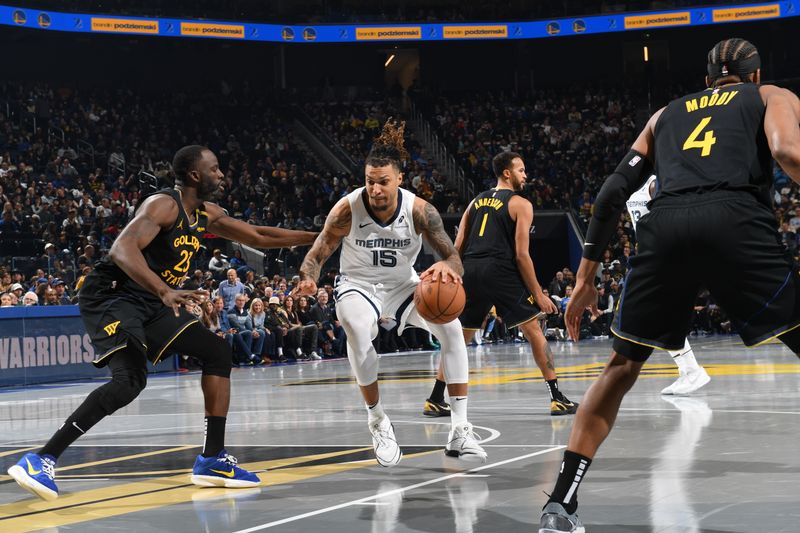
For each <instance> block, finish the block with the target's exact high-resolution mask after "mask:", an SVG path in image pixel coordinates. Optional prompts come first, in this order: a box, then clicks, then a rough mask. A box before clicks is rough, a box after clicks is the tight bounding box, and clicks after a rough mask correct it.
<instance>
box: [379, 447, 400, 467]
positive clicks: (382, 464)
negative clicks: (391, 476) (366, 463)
mask: <svg viewBox="0 0 800 533" xmlns="http://www.w3.org/2000/svg"><path fill="white" fill-rule="evenodd" d="M402 458H403V450H401V449H400V448H399V447H398V448H397V459H395V460H394V461H387V462H384V461H381V460H380V458H379V457H378V456H377V455H376V456H375V460H376V461H377V462H378V464H379V465H381V466H382V467H384V468H392V467H393V466H395V465H397V464H398V463H399V462H400V459H402Z"/></svg>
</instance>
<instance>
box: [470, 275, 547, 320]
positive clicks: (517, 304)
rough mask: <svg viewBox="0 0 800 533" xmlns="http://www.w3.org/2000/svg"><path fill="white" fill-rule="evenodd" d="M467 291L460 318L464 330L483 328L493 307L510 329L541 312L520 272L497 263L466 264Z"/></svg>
mask: <svg viewBox="0 0 800 533" xmlns="http://www.w3.org/2000/svg"><path fill="white" fill-rule="evenodd" d="M464 292H466V294H467V302H466V304H465V305H464V312H463V313H461V316H460V317H459V318H460V319H461V326H462V327H463V328H464V329H480V327H481V324H483V319H484V318H486V315H487V313H489V310H490V309H491V308H492V306H495V308H496V309H497V315H498V316H499V317H500V318H502V319H503V322H504V323H505V324H506V325H507V326H508V327H510V328H511V327H514V326H518V325H520V324H523V323H525V322H528V321H529V320H531V319H533V318H536V317H537V316H538V315H540V314H541V312H542V310H541V309H539V306H537V305H536V303H535V302H534V299H533V296H531V293H530V291H528V289H527V288H526V287H525V283H524V282H523V281H522V276H520V274H519V271H518V270H517V269H516V268H514V267H512V266H506V265H498V263H497V262H495V261H465V262H464Z"/></svg>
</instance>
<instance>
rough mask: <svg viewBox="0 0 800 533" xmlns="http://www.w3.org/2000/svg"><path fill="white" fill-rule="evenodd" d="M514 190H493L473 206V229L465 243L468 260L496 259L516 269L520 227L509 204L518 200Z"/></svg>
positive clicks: (470, 224)
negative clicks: (517, 228)
mask: <svg viewBox="0 0 800 533" xmlns="http://www.w3.org/2000/svg"><path fill="white" fill-rule="evenodd" d="M516 194H517V193H516V192H514V191H512V190H511V189H489V190H488V191H486V192H482V193H481V194H479V195H478V196H477V197H476V198H475V199H474V200H473V201H472V203H471V204H470V206H469V210H470V213H469V228H468V233H467V235H466V240H465V243H464V256H463V258H464V260H465V261H466V260H470V259H493V260H496V261H499V262H501V263H504V264H512V265H516V261H515V256H516V244H515V242H516V239H515V237H514V232H515V230H516V223H515V222H514V220H512V219H511V215H510V214H509V212H508V202H509V201H510V200H511V198H512V197H514V196H516Z"/></svg>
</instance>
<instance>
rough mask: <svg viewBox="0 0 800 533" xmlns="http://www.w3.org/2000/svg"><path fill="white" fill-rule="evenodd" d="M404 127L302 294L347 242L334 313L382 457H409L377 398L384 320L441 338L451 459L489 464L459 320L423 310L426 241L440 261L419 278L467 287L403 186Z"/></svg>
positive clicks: (322, 241)
mask: <svg viewBox="0 0 800 533" xmlns="http://www.w3.org/2000/svg"><path fill="white" fill-rule="evenodd" d="M403 129H404V124H401V125H400V126H396V125H395V124H393V123H392V122H391V120H390V121H388V122H387V123H386V125H384V127H383V131H382V132H381V135H380V136H379V137H378V138H377V139H375V142H374V144H373V146H372V149H371V150H370V153H369V155H368V156H367V159H366V187H360V188H358V189H356V190H355V191H353V192H352V193H350V194H348V195H347V196H346V197H345V198H342V199H341V200H339V202H338V203H337V204H336V205H335V206H334V207H333V209H332V210H331V212H330V214H329V215H328V218H327V219H326V220H325V227H324V228H323V230H322V233H320V235H319V237H318V238H317V240H316V242H315V243H314V246H313V247H312V248H311V250H310V251H309V252H308V254H307V255H306V257H305V259H304V260H303V264H302V265H301V267H300V280H301V281H300V283H299V285H298V293H299V294H314V293H315V292H316V280H317V279H318V278H319V274H320V269H321V268H322V265H323V264H324V263H325V261H326V260H327V259H328V257H330V256H331V254H332V253H333V252H334V250H336V248H338V247H339V244H340V243H341V245H342V252H341V259H340V269H339V270H340V273H341V274H340V276H339V278H338V279H337V282H336V287H335V289H334V297H335V299H336V314H337V316H338V317H339V321H340V322H341V323H342V327H343V328H344V330H345V332H346V333H347V357H348V359H349V360H350V365H351V367H352V369H353V373H354V374H355V377H356V381H357V382H358V385H359V387H360V389H361V394H362V396H363V397H364V402H365V403H366V406H367V413H368V422H369V430H370V432H371V433H372V443H373V447H374V448H375V458H376V459H377V461H378V464H380V465H382V466H387V467H390V466H394V465H396V464H397V463H398V462H399V461H400V458H401V457H402V452H401V450H400V447H399V446H398V444H397V439H396V438H395V434H394V428H393V427H392V423H391V421H390V420H389V417H388V416H387V415H386V413H385V412H384V409H383V406H382V404H381V401H380V394H379V391H378V354H377V353H376V352H375V349H374V348H373V346H372V340H373V339H374V338H375V337H376V336H377V334H378V323H379V321H380V319H381V318H389V319H393V320H395V321H396V322H397V324H398V330H397V331H398V335H399V334H400V333H402V332H403V330H404V329H405V328H406V327H407V326H409V325H413V326H417V327H420V328H424V329H426V330H428V331H430V332H431V333H433V334H434V335H436V337H437V338H438V339H439V342H440V343H441V345H442V361H443V367H444V373H445V377H446V379H447V388H448V392H449V393H450V399H451V404H452V407H451V412H452V414H451V429H450V434H449V437H448V442H447V445H446V447H445V453H446V454H447V455H448V456H451V457H459V458H462V459H467V460H479V461H485V460H486V452H485V451H484V450H483V448H481V447H480V445H479V444H478V442H477V440H476V437H475V435H474V433H473V431H472V425H471V424H470V423H469V422H468V421H467V384H468V377H469V376H468V375H469V367H468V363H467V349H466V346H465V345H464V340H463V337H462V334H461V323H460V322H459V321H458V319H456V320H453V321H452V322H449V323H447V324H441V325H438V324H428V323H427V322H425V321H424V320H423V319H422V318H421V317H420V316H419V314H418V313H417V310H416V308H415V306H414V303H413V295H414V290H415V289H416V286H417V284H418V283H419V281H420V277H419V276H417V273H416V272H415V271H414V267H413V265H414V261H415V260H416V258H417V255H418V254H419V251H420V248H421V246H422V239H425V241H426V242H427V243H428V244H429V245H430V246H431V248H433V250H434V251H435V252H436V253H437V254H438V255H439V257H442V258H443V259H442V260H441V261H439V262H438V263H435V264H434V265H433V266H431V268H429V269H428V270H426V271H425V272H424V273H423V274H422V279H425V278H428V277H430V278H431V279H432V280H434V281H435V280H437V279H440V278H441V279H442V281H443V282H445V283H461V275H462V274H463V272H464V268H463V266H462V264H461V259H460V258H459V256H458V252H457V251H456V249H455V247H454V246H453V243H452V241H451V240H450V238H449V237H448V236H447V234H446V233H445V231H444V226H443V224H442V219H441V217H440V216H439V213H438V212H437V211H436V209H435V208H434V207H433V206H432V205H430V204H429V203H428V202H426V201H424V200H422V199H421V198H417V197H416V196H415V195H414V194H413V193H411V192H409V191H407V190H404V189H401V188H400V184H401V182H402V180H403V175H402V173H401V172H400V168H401V166H402V162H403V160H404V159H406V158H407V157H408V152H406V150H405V148H404V147H403Z"/></svg>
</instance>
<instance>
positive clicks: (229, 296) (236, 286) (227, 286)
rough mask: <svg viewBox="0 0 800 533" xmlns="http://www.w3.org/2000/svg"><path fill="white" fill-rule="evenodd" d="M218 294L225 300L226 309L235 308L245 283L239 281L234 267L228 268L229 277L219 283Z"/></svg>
mask: <svg viewBox="0 0 800 533" xmlns="http://www.w3.org/2000/svg"><path fill="white" fill-rule="evenodd" d="M212 261H213V259H212ZM218 294H219V296H222V299H223V300H224V301H225V310H226V311H231V310H232V309H233V307H234V305H235V304H236V296H237V295H239V294H244V284H243V283H242V282H241V281H239V278H238V277H237V276H236V271H235V270H234V269H232V268H231V269H228V279H227V280H225V281H223V282H222V283H220V284H219V289H218Z"/></svg>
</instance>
